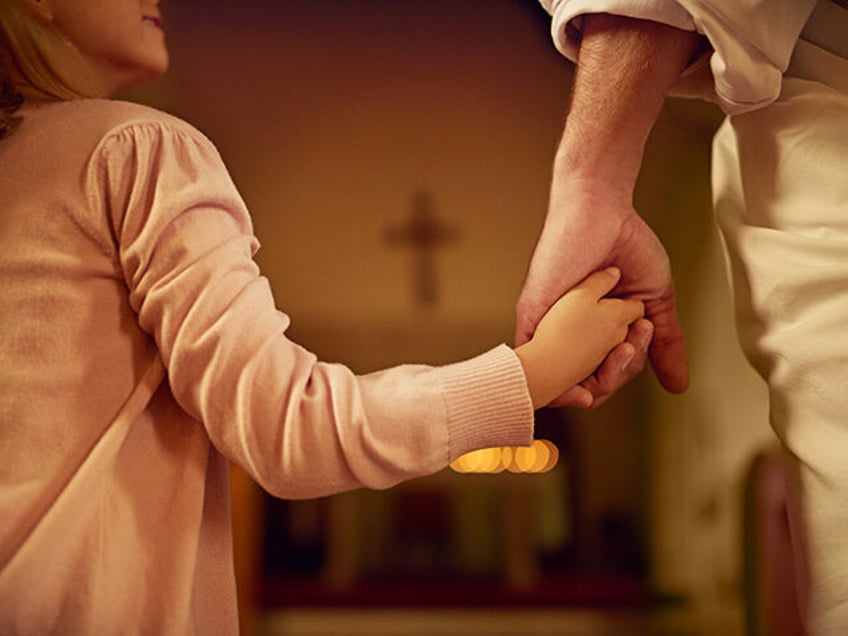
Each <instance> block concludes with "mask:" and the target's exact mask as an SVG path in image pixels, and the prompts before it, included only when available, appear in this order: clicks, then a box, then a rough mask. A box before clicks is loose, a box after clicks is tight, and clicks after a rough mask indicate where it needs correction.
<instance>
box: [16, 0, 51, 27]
mask: <svg viewBox="0 0 848 636" xmlns="http://www.w3.org/2000/svg"><path fill="white" fill-rule="evenodd" d="M20 2H21V3H23V5H24V6H25V7H26V8H27V9H29V10H30V11H32V14H33V15H34V16H35V17H36V19H38V20H40V21H42V22H52V21H53V11H52V10H51V9H50V7H49V6H48V2H47V0H20Z"/></svg>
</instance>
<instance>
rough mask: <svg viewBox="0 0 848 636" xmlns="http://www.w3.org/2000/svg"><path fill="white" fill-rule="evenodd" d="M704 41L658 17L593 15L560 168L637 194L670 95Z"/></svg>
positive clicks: (586, 20) (621, 191)
mask: <svg viewBox="0 0 848 636" xmlns="http://www.w3.org/2000/svg"><path fill="white" fill-rule="evenodd" d="M701 43H702V39H701V37H700V36H698V35H697V34H695V33H690V32H687V31H682V30H680V29H676V28H674V27H670V26H666V25H663V24H659V23H656V22H649V21H645V20H636V19H633V18H626V17H622V16H614V15H609V14H603V13H600V14H591V15H587V16H585V18H584V22H583V39H582V43H581V47H580V55H579V59H578V64H577V71H576V74H575V78H574V85H573V90H572V104H571V108H570V110H569V114H568V117H567V119H566V125H565V130H564V132H563V137H562V140H561V142H560V147H559V150H558V152H557V157H556V163H555V167H554V169H555V171H557V172H560V173H561V174H563V175H566V174H567V175H568V176H569V178H576V179H585V180H587V181H591V182H593V183H598V182H603V183H605V184H606V186H607V187H609V188H612V189H614V190H617V191H619V194H621V195H622V196H627V197H630V196H632V191H633V187H634V185H635V182H636V177H637V176H638V173H639V166H640V164H641V162H642V155H643V152H644V147H645V142H646V140H647V138H648V135H649V133H650V131H651V128H652V126H653V124H654V122H655V121H656V118H657V116H658V115H659V112H660V109H661V108H662V104H663V101H664V100H665V97H666V95H667V94H668V90H669V88H670V86H671V85H672V83H673V82H674V81H675V79H677V77H678V76H679V75H680V73H681V71H682V70H683V69H684V68H685V66H686V64H687V63H688V61H689V60H690V59H691V58H692V56H693V55H694V54H695V52H696V51H697V49H698V47H699V46H700V45H701Z"/></svg>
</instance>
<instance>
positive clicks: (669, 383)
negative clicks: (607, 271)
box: [646, 300, 689, 393]
mask: <svg viewBox="0 0 848 636" xmlns="http://www.w3.org/2000/svg"><path fill="white" fill-rule="evenodd" d="M646 313H647V316H648V318H649V319H650V320H651V322H652V323H654V338H653V341H652V342H651V350H650V356H651V366H652V367H653V368H654V373H655V374H656V376H657V379H658V380H659V381H660V384H662V386H663V388H664V389H665V390H666V391H670V392H671V393H682V392H683V391H685V390H686V388H687V387H688V386H689V355H688V353H687V351H686V337H685V336H684V334H683V327H681V325H680V321H679V320H678V319H677V313H676V312H675V309H674V301H673V300H671V302H670V303H666V304H665V305H664V306H661V307H659V308H657V307H647V311H646Z"/></svg>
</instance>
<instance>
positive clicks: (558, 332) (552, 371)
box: [515, 267, 645, 408]
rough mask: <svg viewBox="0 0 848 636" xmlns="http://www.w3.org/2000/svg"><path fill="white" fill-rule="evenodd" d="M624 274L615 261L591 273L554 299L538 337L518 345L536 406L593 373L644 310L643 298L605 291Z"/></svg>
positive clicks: (612, 286) (550, 399)
mask: <svg viewBox="0 0 848 636" xmlns="http://www.w3.org/2000/svg"><path fill="white" fill-rule="evenodd" d="M620 276H621V272H620V271H619V270H618V269H617V268H615V267H610V268H608V269H605V270H602V271H598V272H595V273H593V274H590V275H589V276H587V277H586V278H585V279H584V280H583V281H582V282H581V283H579V284H578V285H576V286H575V287H573V288H572V289H570V290H569V291H568V292H566V293H565V295H564V296H563V297H562V298H560V299H559V300H558V301H557V302H556V303H554V305H553V306H552V307H551V309H550V310H549V311H548V313H547V314H545V316H544V317H543V318H542V320H541V321H540V322H539V325H538V327H537V328H536V332H535V335H534V336H533V339H532V340H531V341H530V342H527V343H525V344H523V345H521V346H519V347H517V348H516V350H515V352H516V354H517V355H518V357H519V359H520V360H521V363H522V365H523V366H524V373H525V376H526V377H527V385H528V388H529V390H530V397H531V399H532V400H533V407H534V408H540V407H542V406H546V405H547V404H550V403H551V402H552V401H553V400H554V399H556V398H557V397H559V396H560V395H562V394H563V393H564V392H565V391H566V389H569V388H571V387H572V386H574V385H575V384H577V383H578V382H580V381H581V380H583V379H584V378H586V377H587V376H588V375H589V374H590V373H592V371H594V370H595V369H596V368H597V367H598V365H599V364H600V363H601V362H602V361H603V359H604V358H605V357H606V355H607V354H608V353H609V352H610V350H611V349H612V348H613V347H615V346H616V345H617V344H619V343H620V342H623V341H624V339H625V338H626V337H627V328H628V326H629V325H630V324H631V323H632V322H633V321H635V320H637V319H639V318H641V317H642V316H643V315H644V313H645V308H644V306H643V305H642V303H641V302H640V301H638V300H622V299H618V298H605V297H604V296H606V294H608V293H609V292H610V291H612V289H613V288H614V287H615V285H616V283H618V279H619V278H620Z"/></svg>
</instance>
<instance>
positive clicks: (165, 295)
mask: <svg viewBox="0 0 848 636" xmlns="http://www.w3.org/2000/svg"><path fill="white" fill-rule="evenodd" d="M22 117H23V120H22V124H21V126H20V127H19V128H18V129H17V131H16V132H15V133H14V134H12V135H11V136H10V137H8V138H7V139H4V140H2V141H0V325H2V328H0V633H3V634H9V633H22V634H42V633H75V634H76V633H80V634H83V633H84V634H114V633H146V634H191V633H197V634H222V633H235V632H236V631H237V617H236V601H235V599H236V596H235V583H234V575H233V565H232V545H231V533H230V528H231V526H230V511H229V490H228V489H229V482H228V472H227V471H228V461H233V462H236V463H237V464H239V465H241V466H242V467H244V468H245V469H246V470H247V471H248V472H249V473H250V475H252V476H253V477H254V478H255V479H256V480H257V482H258V483H259V484H261V485H262V486H263V487H264V488H266V489H267V490H268V491H269V492H271V493H273V494H275V495H278V496H280V497H289V498H300V497H316V496H321V495H327V494H330V493H334V492H338V491H341V490H346V489H352V488H357V487H363V486H364V487H370V488H387V487H389V486H392V485H393V484H396V483H397V482H399V481H402V480H404V479H409V478H412V477H415V476H419V475H425V474H428V473H433V472H435V471H438V470H440V469H442V468H444V467H445V466H446V465H447V463H448V462H449V461H450V460H451V459H453V458H455V457H457V456H458V455H460V454H461V453H463V452H466V451H469V450H472V449H475V448H480V447H485V446H494V445H506V444H528V443H529V442H530V440H531V436H532V428H533V413H532V407H531V403H530V398H529V395H528V392H527V387H526V384H525V380H524V376H523V373H522V369H521V366H520V364H519V362H518V360H517V358H516V356H515V354H514V353H513V352H512V350H510V349H509V348H507V347H505V346H500V347H497V348H495V349H493V350H491V351H489V352H488V353H485V354H483V355H481V356H479V357H477V358H475V359H472V360H468V361H465V362H460V363H458V364H455V365H449V366H445V367H435V368H434V367H426V366H421V365H410V366H401V367H397V368H394V369H389V370H387V371H384V372H380V373H375V374H370V375H366V376H356V375H354V374H353V373H352V372H351V371H350V370H348V369H347V368H345V367H343V366H340V365H337V364H326V363H321V362H318V361H317V360H316V359H315V356H314V355H313V354H311V353H310V352H308V351H306V350H305V349H303V348H302V347H300V346H298V345H296V344H295V343H293V342H291V341H290V340H288V339H287V338H286V336H285V331H286V328H287V326H288V324H289V319H288V317H287V316H286V315H285V314H283V313H281V312H280V311H278V310H277V309H276V307H275V305H274V299H273V297H272V295H271V291H270V289H269V285H268V282H267V281H266V280H265V279H264V278H263V277H262V276H261V275H260V273H259V271H258V269H257V267H256V264H255V263H254V261H253V260H252V256H253V254H254V252H255V251H256V249H257V248H258V242H257V240H256V238H255V237H254V236H253V232H252V227H251V221H250V217H249V216H248V213H247V211H246V209H245V206H244V203H243V202H242V200H241V198H240V197H239V194H238V192H237V191H236V188H235V187H234V186H233V184H232V182H231V180H230V177H229V175H228V173H227V170H226V168H225V167H224V165H223V163H222V162H221V159H220V157H219V156H218V153H217V151H216V150H215V148H214V146H213V145H212V144H211V143H210V142H209V141H208V140H207V139H206V138H205V137H204V136H203V135H201V134H200V133H199V132H198V131H197V130H195V129H194V128H192V127H191V126H189V125H187V124H186V123H184V122H182V121H180V120H178V119H175V118H173V117H170V116H168V115H165V114H163V113H160V112H157V111H155V110H151V109H149V108H145V107H142V106H138V105H133V104H127V103H122V102H115V101H99V100H83V101H77V102H66V103H59V104H49V105H40V106H33V107H28V108H25V109H24V110H23V111H22ZM307 460H308V461H307Z"/></svg>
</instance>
